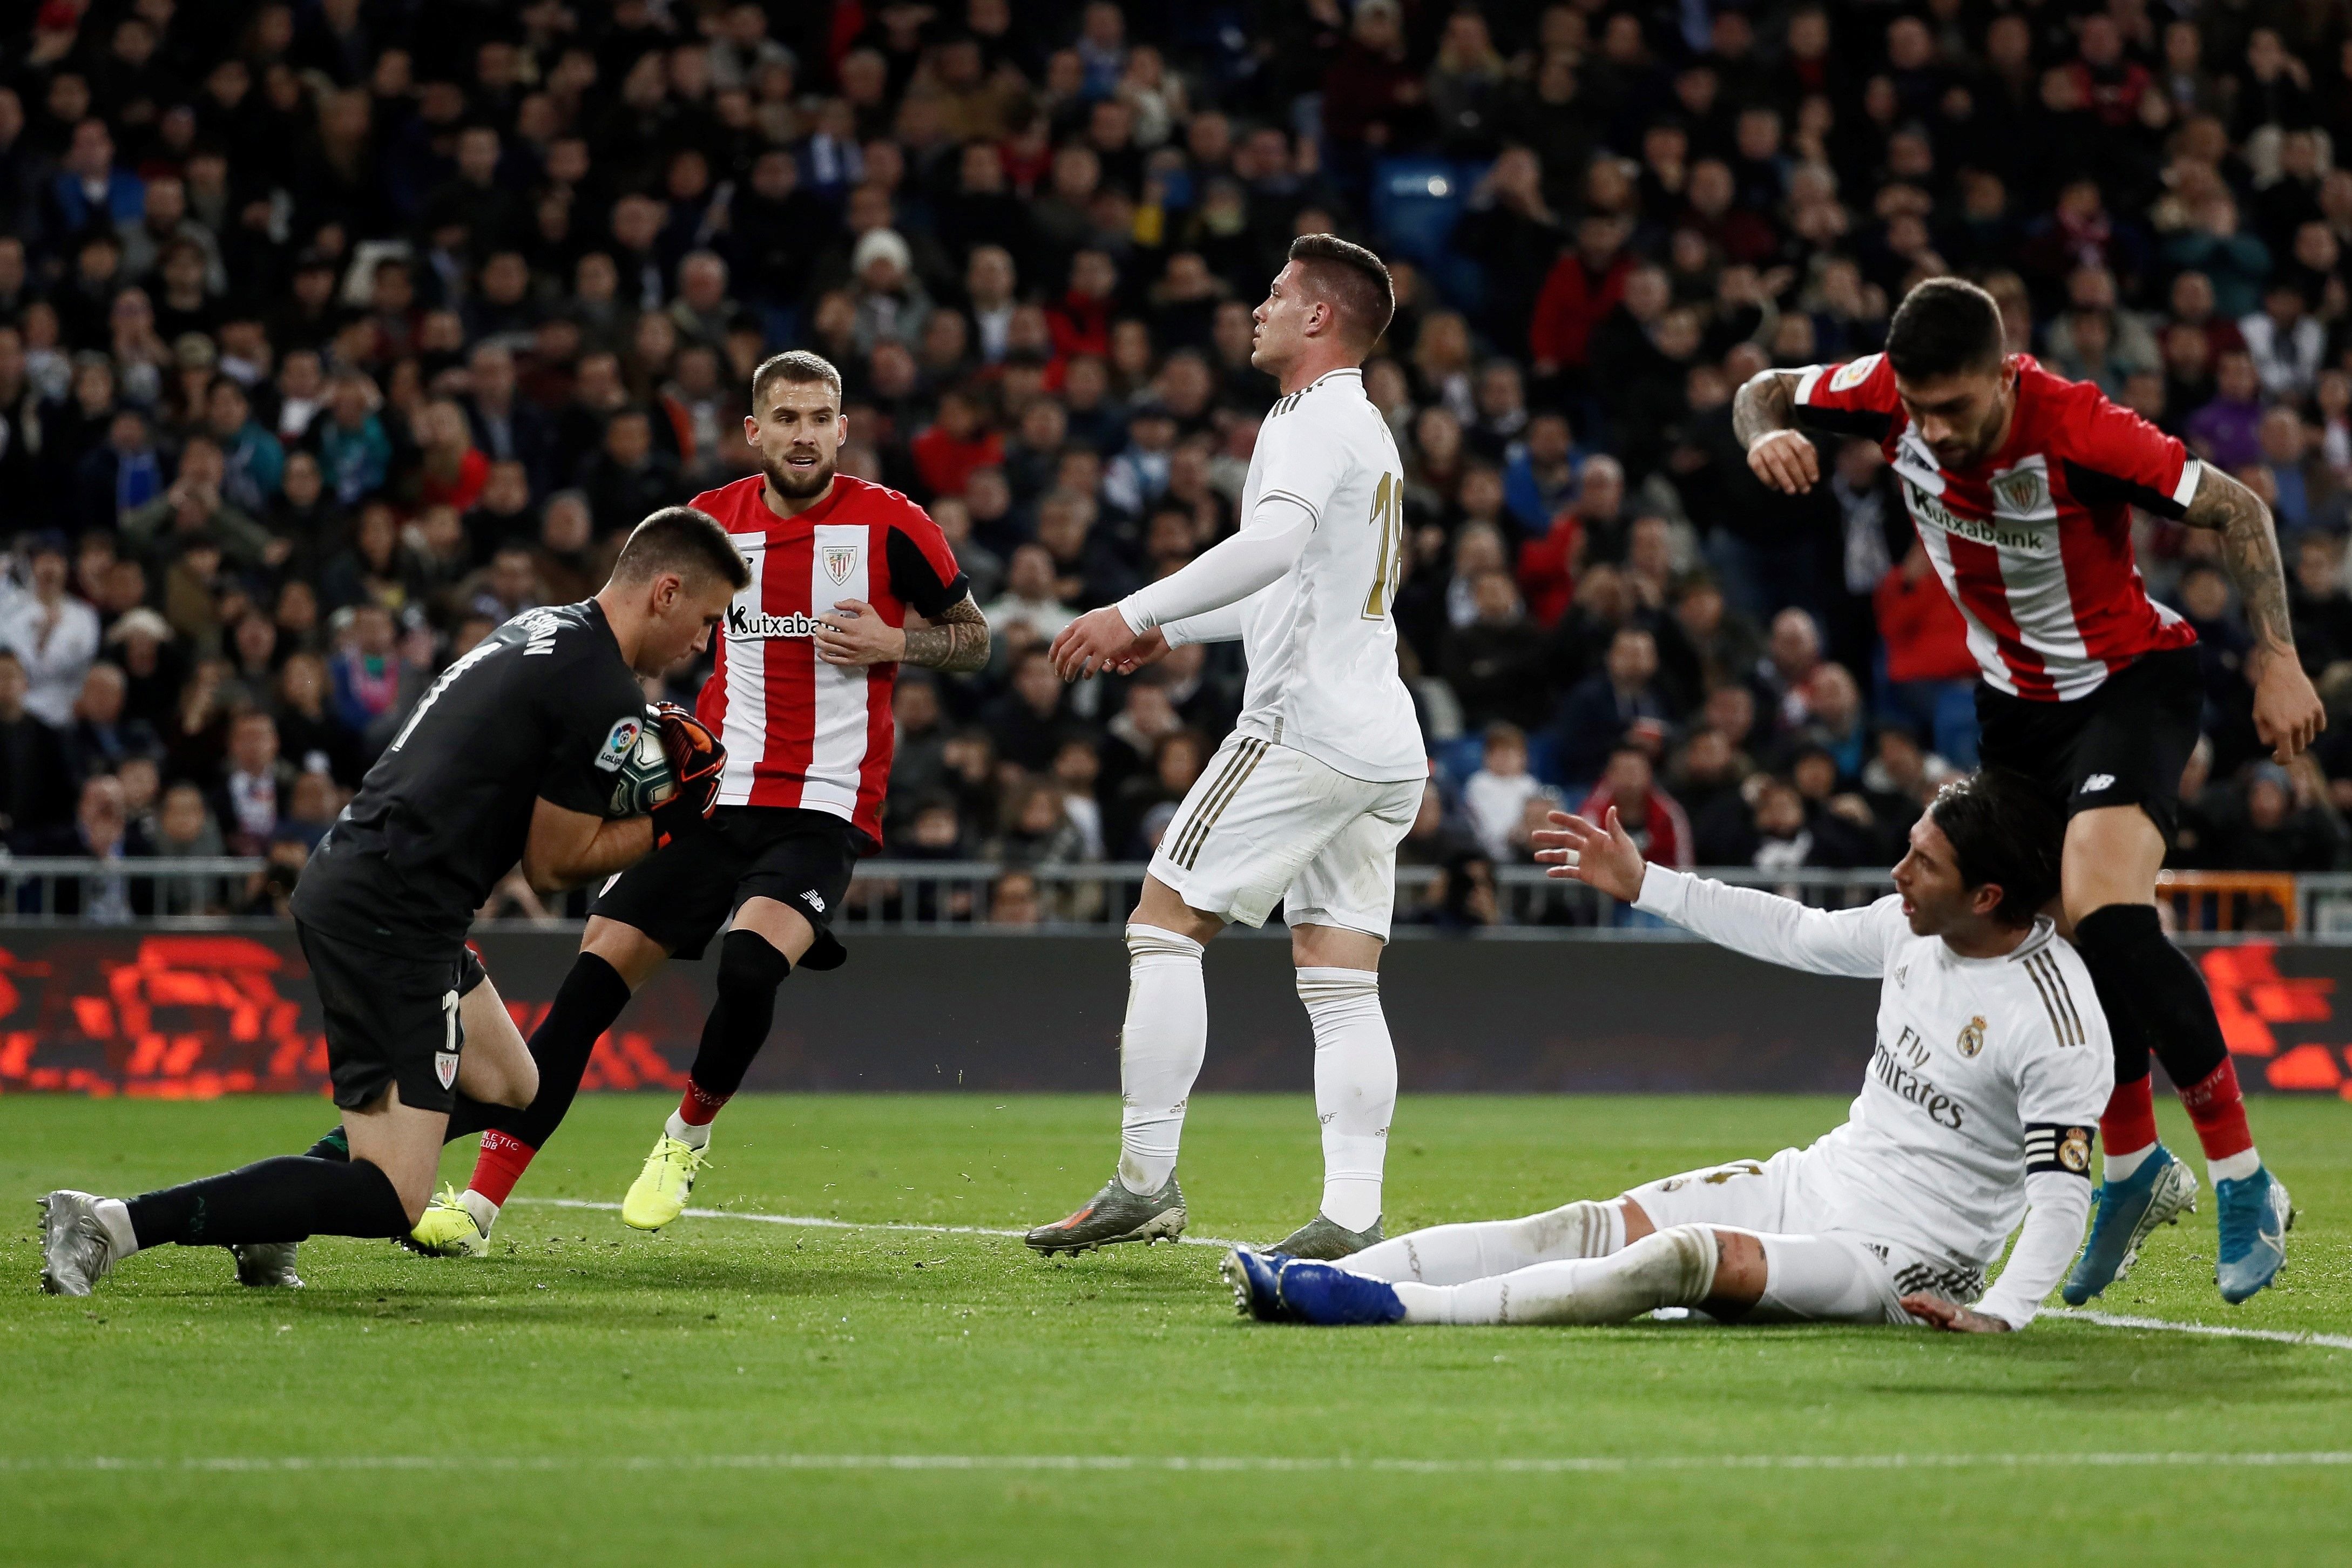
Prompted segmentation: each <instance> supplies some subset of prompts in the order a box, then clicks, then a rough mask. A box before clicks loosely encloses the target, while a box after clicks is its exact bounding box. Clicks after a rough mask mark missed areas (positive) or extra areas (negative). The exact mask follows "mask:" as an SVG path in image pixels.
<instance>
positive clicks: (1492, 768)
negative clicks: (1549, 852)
mask: <svg viewBox="0 0 2352 1568" xmlns="http://www.w3.org/2000/svg"><path fill="white" fill-rule="evenodd" d="M1482 746H1483V751H1482V754H1481V760H1480V765H1479V768H1478V771H1477V772H1476V773H1472V774H1471V775H1470V776H1469V778H1468V779H1466V780H1465V781H1464V783H1463V785H1462V813H1463V816H1465V818H1466V819H1467V820H1468V823H1469V826H1470V832H1471V836H1472V837H1475V838H1476V839H1477V841H1478V846H1479V847H1480V848H1482V849H1484V850H1485V851H1486V854H1487V856H1488V857H1489V858H1493V859H1496V860H1507V859H1518V858H1525V857H1524V856H1518V855H1515V854H1514V853H1513V851H1512V848H1511V835H1512V833H1513V831H1514V830H1515V829H1517V827H1518V826H1519V823H1520V820H1521V819H1522V818H1523V817H1524V816H1526V813H1527V805H1528V802H1529V801H1530V800H1538V799H1541V800H1557V799H1558V795H1557V794H1556V792H1554V791H1551V790H1549V789H1547V788H1546V787H1545V786H1544V784H1542V782H1541V781H1539V780H1538V779H1537V777H1536V776H1535V774H1534V773H1531V772H1529V771H1528V737H1527V734H1526V732H1525V731H1522V730H1520V729H1519V727H1518V726H1517V725H1516V724H1507V723H1502V722H1499V721H1498V722H1496V723H1492V724H1489V725H1487V726H1486V734H1485V737H1484V739H1483V742H1482Z"/></svg>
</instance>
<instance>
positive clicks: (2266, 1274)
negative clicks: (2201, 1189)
mask: <svg viewBox="0 0 2352 1568" xmlns="http://www.w3.org/2000/svg"><path fill="white" fill-rule="evenodd" d="M2213 1195H2214V1197H2215V1199H2216V1200H2218V1201H2219V1203H2220V1204H2221V1255H2220V1258H2219V1259H2218V1261H2216V1262H2215V1264H2214V1266H2213V1283H2215V1284H2216V1285H2219V1286H2220V1287H2221V1300H2224V1301H2227V1302H2229V1303H2230V1305H2231V1306H2232V1307H2234V1306H2236V1305H2237V1304H2238V1303H2239V1302H2241V1301H2242V1300H2245V1299H2246V1298H2247V1297H2249V1296H2252V1295H2253V1294H2254V1293H2255V1292H2256V1291H2258V1290H2262V1289H2265V1288H2267V1287H2268V1286H2269V1284H2270V1282H2271V1281H2272V1280H2273V1279H2276V1278H2278V1271H2279V1269H2280V1268H2281V1266H2283V1265H2284V1263H2285V1262H2286V1233H2287V1232H2288V1231H2290V1230H2293V1229H2294V1204H2293V1203H2292V1202H2291V1201H2289V1199H2288V1197H2287V1195H2286V1188H2285V1187H2284V1186H2282V1185H2281V1184H2279V1183H2278V1182H2277V1181H2276V1180H2275V1179H2273V1177H2272V1175H2271V1173H2270V1172H2268V1171H2266V1170H2257V1171H2255V1173H2253V1174H2252V1175H2251V1176H2247V1177H2244V1178H2242V1179H2241V1180H2238V1181H2234V1182H2228V1181H2223V1182H2216V1183H2214V1184H2213Z"/></svg>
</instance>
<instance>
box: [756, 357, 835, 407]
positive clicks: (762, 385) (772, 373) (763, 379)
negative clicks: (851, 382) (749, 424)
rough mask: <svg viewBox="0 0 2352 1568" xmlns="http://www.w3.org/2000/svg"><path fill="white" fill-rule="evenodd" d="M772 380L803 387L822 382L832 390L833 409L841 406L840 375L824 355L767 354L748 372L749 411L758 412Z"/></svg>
mask: <svg viewBox="0 0 2352 1568" xmlns="http://www.w3.org/2000/svg"><path fill="white" fill-rule="evenodd" d="M772 381H789V382H793V383H795V384H803V385H814V384H819V383H822V384H824V385H825V386H827V387H829V388H831V389H832V392H833V402H834V406H835V407H836V408H838V407H839V406H840V405H841V372H839V371H837V370H835V368H834V367H833V362H832V361H831V360H829V359H827V358H825V357H824V355H823V354H813V353H809V352H808V350H806V349H786V350H785V351H784V352H783V353H780V354H770V355H769V356H768V357H767V358H766V359H763V360H761V362H760V368H759V369H757V370H755V371H753V372H752V373H751V409H752V412H753V413H755V414H756V413H758V412H759V407H760V399H761V397H763V396H765V395H767V391H768V384H769V383H770V382H772Z"/></svg>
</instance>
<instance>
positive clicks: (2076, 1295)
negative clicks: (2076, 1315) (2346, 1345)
mask: <svg viewBox="0 0 2352 1568" xmlns="http://www.w3.org/2000/svg"><path fill="white" fill-rule="evenodd" d="M2250 1179H2251V1178H2250ZM2095 1203H2096V1204H2097V1205H2098V1209H2097V1213H2096V1214H2095V1215H2094V1216H2093V1218H2092V1220H2091V1239H2090V1240H2089V1241H2088V1242H2086V1243H2084V1247H2083V1256H2082V1257H2080V1258H2076V1259H2075V1260H2074V1272H2073V1273H2071V1274H2069V1275H2067V1276H2066V1288H2065V1289H2063V1290H2062V1291H2060V1292H2059V1294H2060V1295H2061V1296H2062V1297H2063V1298H2064V1300H2065V1302H2066V1304H2067V1305H2068V1306H2070V1307H2079V1306H2081V1305H2082V1304H2083V1303H2084V1302H2085V1301H2087V1300H2090V1299H2091V1298H2092V1297H2094V1296H2095V1295H2097V1294H2098V1293H2099V1292H2100V1291H2102V1290H2104V1289H2106V1288H2107V1287H2108V1286H2110V1285H2112V1284H2114V1283H2115V1282H2116V1280H2118V1279H2122V1278H2123V1277H2124V1276H2126V1274H2129V1273H2130V1272H2131V1268H2132V1265H2133V1264H2134V1263H2137V1262H2138V1261H2139V1248H2140V1244H2141V1243H2142V1242H2144V1241H2146V1240H2147V1236H2148V1232H2150V1231H2152V1230H2154V1229H2155V1228H2156V1227H2157V1226H2160V1225H2177V1224H2179V1220H2180V1216H2181V1215H2184V1214H2187V1213H2189V1212H2191V1211H2193V1210H2194V1209H2195V1208H2196V1207H2197V1178H2196V1176H2195V1175H2194V1174H2193V1173H2191V1172H2190V1171H2189V1167H2188V1166H2186V1165H2184V1164H2182V1163H2180V1162H2179V1160H2176V1159H2174V1158H2173V1156H2172V1152H2171V1151H2170V1150H2168V1149H2167V1148H2166V1147H2165V1146H2164V1145H2163V1144H2161V1143H2159V1144H2158V1145H2157V1146H2156V1149H2155V1151H2154V1152H2152V1153H2150V1154H2149V1155H2148V1157H2147V1159H2146V1160H2144V1161H2142V1162H2141V1163H2140V1167H2139V1169H2138V1170H2137V1171H2134V1172H2133V1173H2131V1174H2130V1175H2128V1176H2126V1177H2125V1178H2124V1179H2123V1180H2122V1181H2120V1182H2117V1181H2105V1182H2101V1183H2100V1184H2099V1191H2098V1195H2097V1197H2096V1198H2095ZM2271 1267H2272V1270H2273V1272H2275V1271H2276V1270H2277V1267H2278V1266H2277V1265H2276V1264H2273V1265H2272V1266H2271ZM2264 1283H2268V1276H2265V1277H2264ZM2253 1289H2257V1290H2259V1289H2262V1286H2260V1285H2257V1286H2255V1287H2254V1288H2253Z"/></svg>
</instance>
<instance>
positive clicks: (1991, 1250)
mask: <svg viewBox="0 0 2352 1568" xmlns="http://www.w3.org/2000/svg"><path fill="white" fill-rule="evenodd" d="M1552 822H1553V823H1554V824H1555V828H1554V830H1553V831H1551V832H1549V833H1544V834H1540V835H1538V838H1539V840H1540V841H1542V842H1545V843H1548V844H1549V845H1551V846H1554V847H1552V848H1551V849H1549V850H1548V851H1546V852H1545V857H1544V858H1549V859H1551V860H1553V861H1555V862H1558V863H1559V866H1560V868H1559V870H1556V871H1555V872H1554V875H1556V876H1557V875H1567V876H1570V877H1573V878H1575V879H1578V880H1580V881H1583V882H1587V883H1590V884H1591V885H1592V886H1594V887H1597V888H1600V889H1602V890H1603V891H1605V892H1608V893H1612V894H1613V895H1615V896H1617V897H1619V898H1622V899H1626V900H1631V901H1633V903H1634V904H1635V907H1637V908H1639V909H1643V910H1648V911H1649V912H1651V913H1653V914H1656V915H1659V916H1661V917H1663V918H1664V919H1666V920H1670V921H1674V922H1675V923H1676V924H1678V925H1682V926H1685V927H1687V928H1689V929H1690V930H1691V931H1696V932H1697V933H1698V934H1700V935H1701V936H1704V937H1706V938H1708V939H1710V940H1711V941H1714V942H1720V943H1722V944H1723V945H1724V946H1726V947H1729V948H1732V949H1734V950H1736V951H1738V952H1744V953H1747V954H1748V955H1750V956H1751V957H1755V958H1761V959H1766V960H1769V961H1770V962H1772V963H1782V964H1787V965H1788V966H1790V968H1793V969H1805V970H1811V971H1812V972H1813V973H1820V974H1845V975H1854V976H1868V975H1875V976H1877V977H1878V979H1879V983H1880V989H1879V1002H1878V1025H1877V1040H1876V1048H1875V1049H1874V1051H1873V1052H1872V1054H1871V1058H1870V1068H1869V1071H1868V1073H1867V1074H1866V1076H1865V1077H1864V1080H1863V1088H1862V1093H1861V1094H1859V1095H1857V1096H1856V1097H1855V1099H1854V1102H1853V1110H1852V1112H1851V1113H1850V1115H1849V1117H1848V1119H1847V1121H1846V1122H1845V1124H1844V1125H1843V1126H1841V1127H1839V1128H1837V1129H1835V1130H1834V1131H1831V1132H1829V1133H1828V1134H1826V1135H1825V1136H1823V1137H1822V1138H1821V1139H1819V1140H1818V1141H1817V1142H1814V1143H1813V1144H1812V1145H1811V1147H1809V1148H1805V1149H1783V1150H1781V1151H1780V1152H1779V1153H1777V1154H1774V1155H1773V1156H1772V1157H1771V1158H1769V1159H1768V1160H1761V1161H1758V1160H1743V1161H1738V1162H1735V1163H1731V1164H1727V1165H1717V1166H1715V1167H1713V1168H1712V1169H1709V1170H1703V1171H1691V1172H1686V1173H1684V1174H1682V1175H1679V1176H1670V1177H1668V1178H1666V1179H1665V1180H1664V1181H1659V1182H1652V1183H1649V1184H1647V1185H1644V1186H1639V1187H1635V1188H1633V1190H1632V1191H1630V1192H1628V1193H1626V1194H1624V1195H1623V1196H1622V1197H1620V1198H1618V1199H1616V1200H1614V1201H1613V1202H1609V1203H1574V1204H1570V1205H1566V1206H1565V1207H1563V1208H1559V1209H1554V1210H1551V1211H1549V1213H1545V1214H1539V1215H1531V1216H1529V1217H1528V1218H1526V1219H1520V1220H1506V1221H1501V1222H1496V1223H1491V1224H1482V1225H1450V1226H1437V1227H1435V1228H1433V1229H1429V1230H1422V1231H1416V1232H1414V1233H1413V1234H1412V1235H1410V1236H1403V1237H1398V1238H1397V1239H1396V1240H1394V1241H1391V1242H1387V1243H1384V1244H1382V1245H1381V1246H1380V1247H1372V1248H1370V1249H1369V1250H1367V1251H1365V1252H1362V1253H1360V1254H1358V1255H1357V1256H1355V1257H1353V1258H1349V1259H1348V1260H1347V1263H1346V1264H1345V1266H1344V1267H1339V1268H1335V1267H1332V1266H1330V1265H1328V1264H1323V1263H1315V1262H1290V1261H1286V1260H1284V1259H1282V1258H1264V1257H1260V1256H1258V1255H1256V1254H1244V1253H1235V1254H1234V1255H1232V1256H1230V1257H1228V1258H1227V1259H1226V1261H1225V1275H1226V1278H1227V1279H1228V1280H1229V1281H1231V1282H1232V1283H1233V1285H1234V1295H1235V1301H1236V1304H1237V1305H1238V1306H1239V1307H1240V1308H1241V1309H1242V1310H1244V1311H1245V1312H1250V1313H1253V1314H1254V1315H1255V1316H1257V1317H1260V1318H1267V1319H1273V1320H1278V1321H1279V1320H1287V1321H1307V1322H1319V1323H1362V1322H1396V1321H1405V1322H1435V1323H1618V1322H1623V1321H1626V1320H1627V1319H1629V1318H1633V1317H1635V1316H1637V1315H1639V1314H1641V1313H1643V1312H1646V1311H1650V1310H1654V1309H1656V1308H1660V1307H1695V1308H1698V1309H1701V1310H1704V1311H1706V1312H1707V1313H1708V1314H1709V1315H1711V1316H1713V1317H1715V1318H1717V1319H1718V1320H1723V1321H1742V1320H1744V1321H1804V1320H1827V1321H1839V1322H1859V1323H1910V1322H1914V1321H1924V1322H1927V1323H1933V1324H1936V1325H1937V1326H1939V1327H1942V1328H1947V1329H1953V1330H1959V1331H1979V1332H1994V1331H2005V1330H2011V1329H2021V1328H2023V1327H2025V1326H2026V1325H2027V1324H2028V1323H2030V1322H2032V1321H2033V1315H2034V1311H2035V1309H2036V1308H2037V1307H2038V1306H2039V1305H2040V1303H2041V1301H2042V1297H2044V1296H2045V1295H2047V1294H2048V1293H2049V1291H2050V1289H2051V1287H2052V1286H2053V1285H2055V1284H2057V1283H2058V1279H2059V1276H2060V1275H2062V1274H2063V1273H2064V1272H2065V1269H2066V1265H2067V1264H2068V1262H2069V1261H2071V1260H2072V1259H2073V1258H2074V1251H2075V1248H2076V1247H2079V1246H2080V1245H2081V1244H2082V1240H2083V1222H2084V1217H2085V1216H2086V1215H2088V1214H2089V1212H2090V1206H2091V1187H2090V1179H2089V1173H2090V1168H2091V1151H2092V1145H2093V1143H2094V1142H2095V1141H2096V1138H2097V1135H2098V1134H2097V1129H2098V1120H2099V1111H2100V1110H2101V1108H2102V1107H2104V1106H2105V1104H2106V1101H2107V1095H2108V1093H2109V1091H2110V1090H2111V1089H2113V1087H2114V1082H2115V1065H2114V1061H2113V1059H2112V1055H2111V1052H2110V1049H2109V1041H2108V1036H2107V1023H2106V1018H2105V1016H2104V1015H2103V1014H2102V1013H2101V1012H2100V1011H2099V1007H2098V1000H2097V997H2096V994H2095V992H2094V991H2093V989H2092V986H2091V981H2090V975H2089V973H2088V972H2087V971H2086V970H2085V969H2084V967H2083V961H2082V960H2081V958H2079V957H2078V956H2076V954H2075V952H2074V949H2073V948H2071V947H2069V946H2068V945H2067V944H2066V943H2065V942H2063V941H2062V940H2061V939H2060V938H2059V936H2058V934H2057V932H2056V931H2055V930H2054V929H2053V926H2052V924H2051V922H2050V921H2049V920H2048V919H2046V918H2044V917H2042V916H2041V915H2039V914H2038V913H2037V912H2036V911H2037V910H2040V909H2041V907H2042V905H2043V904H2045V903H2047V902H2048V901H2049V900H2050V899H2051V898H2052V897H2053V895H2054V894H2055V893H2056V892H2057V889H2058V846H2059V840H2060V837H2061V828H2060V825H2059V823H2058V820H2057V817H2056V815H2055V813H2054V812H2053V809H2052V808H2051V807H2050V806H2049V805H2047V804H2046V803H2044V802H2043V801H2042V798H2041V796H2040V795H2038V794H2037V793H2036V792H2035V791H2034V790H2033V789H2032V787H2031V786H2030V785H2029V784H2025V783H2024V782H2023V781H2021V780H2019V779H2017V778H2015V777H2014V775H2008V774H2000V773H1981V774H1979V775H1978V776H1976V777H1975V778H1973V779H1969V780H1964V781H1962V782H1959V783H1957V784H1951V785H1949V786H1948V787H1947V788H1946V789H1945V790H1944V792H1943V793H1942V794H1941V795H1938V796H1937V798H1936V802H1935V804H1934V805H1931V806H1930V807H1929V808H1928V810H1927V814H1926V815H1925V816H1922V817H1920V819H1919V822H1918V825H1917V826H1916V827H1914V828H1913V829H1912V832H1911V849H1910V853H1909V854H1907V855H1906V856H1905V857H1904V858H1903V861H1902V863H1901V864H1900V865H1898V866H1896V867H1895V888H1896V889H1897V891H1896V892H1895V894H1894V895H1892V896H1890V897H1888V898H1885V899H1881V900H1878V901H1877V902H1876V903H1874V904H1872V905H1871V906H1870V907H1869V908H1867V909H1861V910H1839V911H1836V912H1834V913H1832V912H1828V911H1824V910H1812V909H1807V908H1806V907H1804V906H1803V905H1801V904H1799V903H1797V902H1795V901H1793V900H1788V899H1782V898H1778V897H1775V896H1774V895H1772V894H1770V893H1767V892H1763V891H1761V890H1759V889H1752V888H1734V887H1727V886H1725V885H1724V884H1722V883H1720V882H1715V881H1709V880H1706V879H1702V878H1698V877H1693V876H1691V875H1689V874H1688V873H1686V872H1681V871H1675V870H1670V869H1668V868H1665V867H1663V866H1646V867H1645V866H1644V865H1643V860H1642V853H1641V851H1640V850H1639V849H1637V848H1636V847H1634V845H1633V840H1632V839H1631V838H1630V837H1627V836H1626V834H1625V831H1624V829H1623V828H1622V827H1621V826H1618V823H1617V816H1616V813H1615V812H1614V811H1612V812H1611V813H1610V814H1609V817H1608V823H1607V826H1605V827H1602V826H1594V825H1593V824H1591V823H1589V822H1586V821H1584V820H1583V819H1581V818H1580V817H1572V816H1566V815H1564V814H1559V813H1555V814H1554V815H1553V816H1552ZM2020 1220H2022V1221H2023V1222H2024V1226H2023V1230H2022V1233H2021V1234H2020V1235H2019V1237H2018V1238H2017V1247H2016V1249H2015V1250H2014V1251H2013V1252H2012V1253H2011V1256H2010V1260H2009V1266H2008V1268H2005V1269H2004V1270H2003V1271H2002V1273H2001V1276H2000V1280H1999V1281H1998V1282H1996V1283H1995V1284H1994V1286H1993V1288H1992V1289H1991V1290H1990V1292H1986V1291H1985V1289H1984V1270H1985V1269H1986V1268H1987V1267H1988V1266H1990V1264H1992V1263H1993V1262H1994V1261H1995V1260H1996V1259H1998V1258H2000V1253H2001V1248H2002V1247H2003V1246H2005V1245H2006V1244H2007V1242H2008V1240H2009V1236H2010V1233H2011V1231H2012V1230H2016V1229H2017V1228H2018V1225H2019V1221H2020ZM1979 1296H1981V1297H1982V1300H1979ZM1970 1302H1974V1303H1975V1305H1974V1306H1973V1308H1972V1307H1970V1306H1969V1303H1970Z"/></svg>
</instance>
